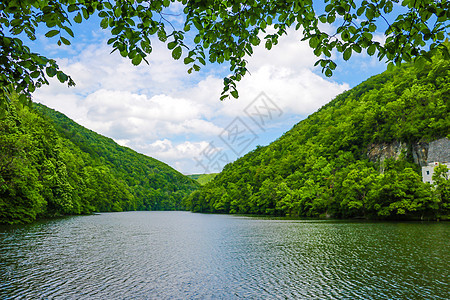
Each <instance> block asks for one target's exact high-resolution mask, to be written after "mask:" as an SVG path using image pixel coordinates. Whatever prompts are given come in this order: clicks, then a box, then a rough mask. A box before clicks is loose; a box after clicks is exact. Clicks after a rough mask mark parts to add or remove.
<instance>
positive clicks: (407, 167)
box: [185, 58, 450, 219]
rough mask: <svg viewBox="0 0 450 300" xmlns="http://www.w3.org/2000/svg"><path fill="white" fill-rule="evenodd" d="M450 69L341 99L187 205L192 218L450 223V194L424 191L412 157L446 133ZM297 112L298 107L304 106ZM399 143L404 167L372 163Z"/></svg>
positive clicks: (392, 78)
mask: <svg viewBox="0 0 450 300" xmlns="http://www.w3.org/2000/svg"><path fill="white" fill-rule="evenodd" d="M449 70H450V63H449V61H447V60H443V59H438V58H436V59H435V60H434V61H433V63H427V64H426V65H425V66H424V67H423V69H420V70H419V69H417V68H415V67H414V66H411V65H407V66H403V67H402V68H398V69H396V70H393V71H386V72H384V73H382V74H380V75H377V76H374V77H372V78H370V79H368V80H367V81H365V82H363V83H361V84H360V85H358V86H357V87H355V88H353V89H351V90H349V91H347V92H344V93H343V94H341V95H339V96H337V97H336V98H335V99H334V100H333V101H331V102H330V103H328V104H327V105H325V106H323V107H322V108H321V109H320V110H319V111H317V112H316V113H314V114H312V115H310V116H309V117H308V118H307V119H305V120H303V121H301V122H299V123H298V124H296V125H295V126H294V127H293V128H292V129H291V130H290V131H288V132H286V133H285V134H284V135H283V136H282V137H280V138H279V139H278V140H276V141H275V142H273V143H271V144H270V145H268V146H266V147H258V148H257V149H255V150H254V151H252V152H250V153H248V154H247V155H245V156H244V157H242V158H240V159H238V160H237V161H235V162H234V163H231V164H228V165H227V166H225V168H224V170H223V171H222V172H221V173H220V174H219V175H218V176H217V177H216V178H215V179H214V180H213V181H211V182H210V183H208V184H207V185H205V186H204V187H203V188H202V189H200V190H198V191H195V192H193V193H192V194H191V195H190V196H189V197H188V198H187V199H185V202H186V205H187V206H188V207H190V208H191V210H193V211H199V212H220V213H239V214H267V215H282V216H284V215H287V216H309V217H334V218H353V217H355V218H360V217H361V218H427V219H435V218H445V217H446V216H448V214H449V209H450V206H449V198H450V185H449V181H448V179H447V180H446V179H445V178H444V176H439V174H443V173H444V172H445V168H444V167H440V172H438V173H437V174H436V176H435V177H436V178H435V181H437V183H438V186H437V188H433V187H431V185H429V184H424V183H422V180H421V175H420V167H419V166H418V165H417V164H415V163H414V162H413V155H412V154H411V149H412V147H413V146H414V145H416V144H417V143H419V142H428V141H432V140H435V139H438V138H442V137H446V136H447V137H448V136H449V133H450V101H449V97H450V71H449ZM299 105H301V103H300V102H299ZM395 142H404V143H405V144H406V145H407V147H406V148H405V149H404V151H403V152H402V153H401V155H400V157H399V158H398V159H393V158H391V159H386V160H384V161H383V162H381V161H376V160H375V161H374V160H372V161H371V160H369V157H368V151H369V148H371V147H374V146H377V145H382V144H383V143H384V144H392V143H395Z"/></svg>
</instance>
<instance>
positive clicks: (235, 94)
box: [231, 90, 239, 99]
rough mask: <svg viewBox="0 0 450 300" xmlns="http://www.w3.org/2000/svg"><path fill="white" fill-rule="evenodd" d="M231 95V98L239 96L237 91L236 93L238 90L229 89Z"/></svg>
mask: <svg viewBox="0 0 450 300" xmlns="http://www.w3.org/2000/svg"><path fill="white" fill-rule="evenodd" d="M231 96H233V98H235V99H237V98H239V93H238V91H236V90H234V91H231Z"/></svg>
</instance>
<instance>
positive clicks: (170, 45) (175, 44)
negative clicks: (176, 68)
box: [167, 41, 177, 50]
mask: <svg viewBox="0 0 450 300" xmlns="http://www.w3.org/2000/svg"><path fill="white" fill-rule="evenodd" d="M176 46H177V42H175V41H173V42H170V43H168V44H167V48H169V50H172V49H173V48H175V47H176Z"/></svg>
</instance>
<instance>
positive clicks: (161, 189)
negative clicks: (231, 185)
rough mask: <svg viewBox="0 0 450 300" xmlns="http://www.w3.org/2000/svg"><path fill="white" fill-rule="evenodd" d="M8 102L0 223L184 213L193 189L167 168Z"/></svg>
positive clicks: (1, 139)
mask: <svg viewBox="0 0 450 300" xmlns="http://www.w3.org/2000/svg"><path fill="white" fill-rule="evenodd" d="M14 99H15V97H14V96H12V102H11V104H10V105H9V108H8V112H7V113H6V114H5V116H4V117H3V119H1V120H0V153H1V156H0V223H21V222H31V221H33V220H35V219H36V218H40V217H51V216H60V215H67V214H86V213H91V212H96V211H105V212H106V211H124V210H175V209H184V207H183V205H182V202H181V200H182V199H183V198H184V197H185V196H186V195H188V194H189V193H190V192H192V191H194V190H196V189H197V188H198V187H199V184H198V183H197V182H195V181H194V180H192V179H190V178H188V177H186V176H184V175H182V174H181V173H179V172H177V171H176V170H174V169H172V168H171V167H169V166H168V165H166V164H164V163H162V162H160V161H158V160H156V159H154V158H151V157H147V156H145V155H142V154H139V153H137V152H135V151H133V150H131V149H129V148H126V147H122V146H119V145H118V144H116V143H115V142H114V141H113V140H112V139H109V138H106V137H104V136H101V135H99V134H97V133H95V132H93V131H91V130H88V129H86V128H84V127H83V126H80V125H78V124H77V123H75V122H74V121H72V120H71V119H69V118H68V117H66V116H65V115H63V114H61V113H59V112H57V111H55V110H52V109H50V108H47V107H46V106H44V105H41V104H34V105H33V108H29V107H22V106H21V105H20V104H18V103H17V101H15V100H14Z"/></svg>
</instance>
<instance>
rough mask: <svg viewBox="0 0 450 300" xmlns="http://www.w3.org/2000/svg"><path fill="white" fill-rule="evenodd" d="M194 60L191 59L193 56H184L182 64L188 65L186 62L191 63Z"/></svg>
mask: <svg viewBox="0 0 450 300" xmlns="http://www.w3.org/2000/svg"><path fill="white" fill-rule="evenodd" d="M194 61H195V60H194V59H193V58H191V57H185V58H184V64H185V65H188V64H190V63H192V62H194Z"/></svg>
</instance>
